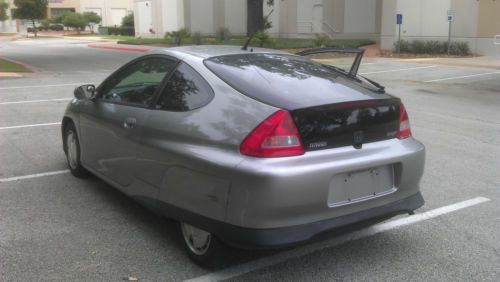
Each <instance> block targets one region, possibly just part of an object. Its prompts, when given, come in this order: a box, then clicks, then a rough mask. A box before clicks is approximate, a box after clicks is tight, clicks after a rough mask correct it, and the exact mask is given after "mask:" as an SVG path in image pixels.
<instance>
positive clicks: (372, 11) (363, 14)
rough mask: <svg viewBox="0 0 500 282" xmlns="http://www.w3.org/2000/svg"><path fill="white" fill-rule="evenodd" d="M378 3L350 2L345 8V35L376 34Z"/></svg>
mask: <svg viewBox="0 0 500 282" xmlns="http://www.w3.org/2000/svg"><path fill="white" fill-rule="evenodd" d="M376 14H377V1H375V0H370V1H366V0H348V1H345V8H344V15H345V16H344V29H343V32H344V33H375V32H376V28H375V22H376V17H375V16H376Z"/></svg>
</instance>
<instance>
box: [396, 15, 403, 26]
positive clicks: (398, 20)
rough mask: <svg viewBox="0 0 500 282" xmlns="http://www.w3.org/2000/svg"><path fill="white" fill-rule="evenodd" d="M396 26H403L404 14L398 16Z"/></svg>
mask: <svg viewBox="0 0 500 282" xmlns="http://www.w3.org/2000/svg"><path fill="white" fill-rule="evenodd" d="M396 24H403V14H397V15H396Z"/></svg>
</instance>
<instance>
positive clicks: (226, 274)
mask: <svg viewBox="0 0 500 282" xmlns="http://www.w3.org/2000/svg"><path fill="white" fill-rule="evenodd" d="M489 200H490V199H488V198H484V197H477V198H473V199H470V200H467V201H463V202H459V203H456V204H452V205H449V206H445V207H441V208H437V209H434V210H430V211H427V212H423V213H420V214H416V215H412V216H408V217H404V218H401V219H396V220H392V221H389V222H385V223H380V224H377V225H374V226H372V227H369V228H365V229H361V230H359V231H355V232H352V233H350V234H346V235H343V236H340V237H337V238H333V239H330V240H327V241H324V242H318V243H314V244H311V245H306V246H303V247H299V248H296V249H293V250H290V251H285V252H282V253H279V254H276V255H273V256H269V257H265V258H261V259H258V260H255V261H251V262H248V263H244V264H241V265H237V266H233V267H229V268H226V269H223V270H221V271H217V272H213V273H209V274H206V275H203V276H200V277H197V278H193V279H190V280H186V281H191V282H206V281H221V280H226V279H230V278H234V277H238V276H241V275H243V274H246V273H249V272H252V271H255V270H259V269H262V268H265V267H269V266H273V265H276V264H278V263H282V262H285V261H287V260H289V259H294V258H300V257H303V256H305V255H309V254H311V253H313V252H316V251H319V250H323V249H327V248H331V247H335V246H337V245H340V244H344V243H346V242H349V241H353V240H358V239H361V238H365V237H369V236H373V235H375V234H378V233H381V232H384V231H388V230H391V229H395V228H398V227H401V226H405V225H410V224H414V223H417V222H420V221H424V220H428V219H432V218H435V217H438V216H440V215H444V214H447V213H451V212H454V211H458V210H461V209H464V208H467V207H471V206H474V205H478V204H481V203H484V202H487V201H489Z"/></svg>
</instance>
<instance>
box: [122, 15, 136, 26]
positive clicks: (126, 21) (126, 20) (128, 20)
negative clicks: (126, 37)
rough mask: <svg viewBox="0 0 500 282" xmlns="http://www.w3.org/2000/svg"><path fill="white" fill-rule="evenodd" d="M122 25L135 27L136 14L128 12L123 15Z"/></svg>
mask: <svg viewBox="0 0 500 282" xmlns="http://www.w3.org/2000/svg"><path fill="white" fill-rule="evenodd" d="M122 26H126V27H134V14H128V15H126V16H125V17H123V19H122Z"/></svg>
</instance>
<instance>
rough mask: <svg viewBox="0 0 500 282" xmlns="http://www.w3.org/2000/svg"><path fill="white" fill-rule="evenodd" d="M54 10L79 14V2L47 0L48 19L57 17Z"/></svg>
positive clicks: (76, 0) (74, 0)
mask: <svg viewBox="0 0 500 282" xmlns="http://www.w3.org/2000/svg"><path fill="white" fill-rule="evenodd" d="M55 9H71V10H74V11H75V12H80V0H49V11H48V17H49V18H50V17H52V16H57V15H56V14H55V11H54V10H55Z"/></svg>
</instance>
